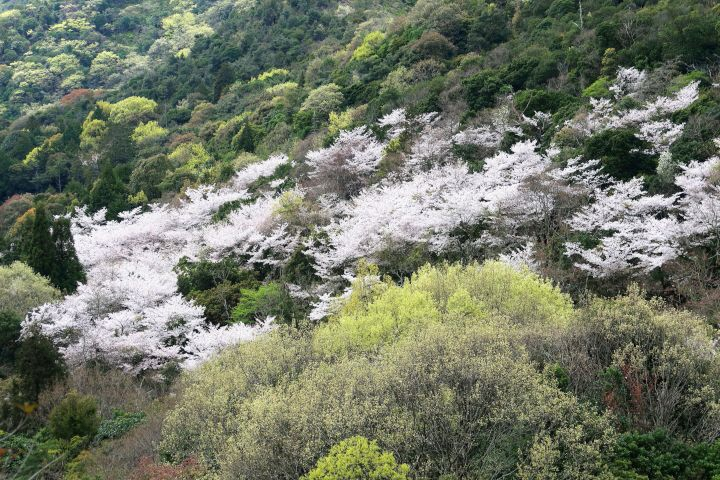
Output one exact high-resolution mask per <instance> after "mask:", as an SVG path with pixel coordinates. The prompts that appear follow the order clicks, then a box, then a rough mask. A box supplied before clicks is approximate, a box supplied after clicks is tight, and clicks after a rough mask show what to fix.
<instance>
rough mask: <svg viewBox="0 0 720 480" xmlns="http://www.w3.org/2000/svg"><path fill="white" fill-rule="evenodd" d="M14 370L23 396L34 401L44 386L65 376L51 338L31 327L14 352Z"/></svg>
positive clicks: (61, 361) (61, 360) (58, 354)
mask: <svg viewBox="0 0 720 480" xmlns="http://www.w3.org/2000/svg"><path fill="white" fill-rule="evenodd" d="M15 371H16V372H18V375H19V376H20V388H21V391H22V394H23V396H24V398H25V399H26V400H31V401H35V400H37V397H38V395H39V394H40V392H42V391H43V390H44V389H45V388H46V387H48V386H50V385H51V384H52V383H53V382H54V381H55V380H58V379H61V378H63V377H64V376H65V363H64V361H63V358H62V355H61V354H60V352H59V351H58V349H57V347H56V346H55V345H54V344H53V342H52V340H50V339H49V338H48V337H46V336H44V335H43V334H42V333H41V332H40V330H39V329H37V328H33V329H32V330H31V331H30V332H28V334H27V335H26V336H25V337H24V338H23V340H22V342H21V344H20V347H19V348H18V350H17V353H16V354H15Z"/></svg>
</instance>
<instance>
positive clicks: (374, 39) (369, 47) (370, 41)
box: [352, 31, 385, 60]
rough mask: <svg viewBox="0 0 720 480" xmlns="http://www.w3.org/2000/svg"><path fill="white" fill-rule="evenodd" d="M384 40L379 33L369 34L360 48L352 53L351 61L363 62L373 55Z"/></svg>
mask: <svg viewBox="0 0 720 480" xmlns="http://www.w3.org/2000/svg"><path fill="white" fill-rule="evenodd" d="M383 40H385V34H384V33H383V32H380V31H374V32H370V33H368V34H367V35H365V38H363V41H362V43H361V44H360V46H359V47H358V48H357V49H355V52H354V53H353V56H352V58H353V60H364V59H366V58H368V57H371V56H372V55H375V52H376V51H377V48H378V47H379V46H380V44H381V43H382V42H383Z"/></svg>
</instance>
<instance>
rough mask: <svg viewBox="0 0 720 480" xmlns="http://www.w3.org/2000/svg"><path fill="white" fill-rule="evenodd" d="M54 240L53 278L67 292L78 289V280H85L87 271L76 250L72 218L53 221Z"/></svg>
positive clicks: (57, 285) (56, 284) (54, 282)
mask: <svg viewBox="0 0 720 480" xmlns="http://www.w3.org/2000/svg"><path fill="white" fill-rule="evenodd" d="M52 240H53V243H54V244H55V260H56V261H55V269H54V270H53V274H52V275H51V280H52V282H53V284H55V286H56V287H58V288H59V289H61V290H62V291H63V292H65V293H73V292H75V290H77V284H78V282H84V281H85V272H84V271H83V268H82V265H81V264H80V261H79V260H78V257H77V253H76V252H75V244H74V242H73V236H72V231H71V230H70V220H69V219H67V218H64V217H61V218H58V219H57V220H55V222H54V223H53V231H52Z"/></svg>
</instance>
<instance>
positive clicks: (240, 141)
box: [232, 122, 255, 152]
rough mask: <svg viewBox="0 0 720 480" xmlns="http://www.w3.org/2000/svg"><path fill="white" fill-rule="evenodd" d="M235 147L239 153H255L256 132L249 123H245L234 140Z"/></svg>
mask: <svg viewBox="0 0 720 480" xmlns="http://www.w3.org/2000/svg"><path fill="white" fill-rule="evenodd" d="M232 143H233V147H235V150H237V151H239V152H254V151H255V132H253V128H252V126H251V125H250V123H249V122H245V125H243V127H242V129H241V130H240V132H239V133H238V134H237V135H236V136H235V138H233V140H232Z"/></svg>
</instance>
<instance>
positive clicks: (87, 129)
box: [80, 113, 108, 150]
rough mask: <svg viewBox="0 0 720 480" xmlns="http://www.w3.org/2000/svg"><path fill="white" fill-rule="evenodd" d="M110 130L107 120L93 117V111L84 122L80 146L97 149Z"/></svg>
mask: <svg viewBox="0 0 720 480" xmlns="http://www.w3.org/2000/svg"><path fill="white" fill-rule="evenodd" d="M107 131H108V127H107V122H105V121H103V120H98V119H96V118H93V115H92V113H91V114H90V115H88V117H87V119H85V121H84V122H83V126H82V132H81V133H80V146H81V147H82V148H84V149H87V150H96V149H98V148H99V147H100V145H101V144H102V140H103V138H104V137H105V134H106V133H107Z"/></svg>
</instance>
